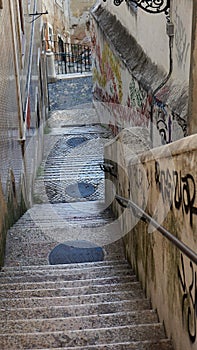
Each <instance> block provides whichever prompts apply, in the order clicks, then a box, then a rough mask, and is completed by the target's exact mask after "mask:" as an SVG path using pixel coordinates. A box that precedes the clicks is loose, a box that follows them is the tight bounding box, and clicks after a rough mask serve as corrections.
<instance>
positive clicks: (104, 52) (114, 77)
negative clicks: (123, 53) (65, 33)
mask: <svg viewBox="0 0 197 350" xmlns="http://www.w3.org/2000/svg"><path fill="white" fill-rule="evenodd" d="M100 36H101V33H98V32H97V28H95V27H94V25H93V29H92V42H93V46H94V56H95V60H94V68H93V81H94V91H93V93H94V97H95V99H96V100H97V101H100V102H103V103H104V104H105V107H106V108H107V109H108V112H109V113H108V115H111V124H112V125H114V130H116V132H115V133H117V132H118V130H121V129H122V128H125V127H134V126H138V127H139V126H140V127H146V128H150V137H151V138H152V143H153V147H156V146H159V145H165V144H169V143H171V142H173V141H175V140H178V139H180V138H182V137H184V136H187V121H186V118H185V117H180V116H179V115H177V113H175V112H174V111H172V110H171V108H170V107H169V106H168V105H167V104H165V103H163V102H162V100H163V96H166V95H169V93H170V92H169V87H167V86H164V87H163V88H162V90H160V92H159V93H158V94H157V98H154V97H153V96H152V95H151V87H150V92H149V91H148V90H147V89H146V88H144V87H143V86H142V84H141V82H140V81H138V80H137V79H136V78H135V77H134V76H132V74H131V73H130V72H129V71H128V70H127V68H126V66H125V65H124V64H123V62H121V59H119V58H118V56H116V55H115V54H114V53H113V51H112V49H111V47H110V46H109V45H108V44H107V43H106V40H105V38H103V37H102V36H101V38H100ZM100 39H102V40H100ZM99 40H100V41H99ZM103 43H104V44H103ZM160 97H161V98H160ZM151 123H152V125H151ZM153 130H154V131H153Z"/></svg>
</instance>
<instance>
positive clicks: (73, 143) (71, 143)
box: [66, 136, 87, 148]
mask: <svg viewBox="0 0 197 350" xmlns="http://www.w3.org/2000/svg"><path fill="white" fill-rule="evenodd" d="M85 141H87V138H86V137H82V136H79V137H78V136H77V137H72V138H71V139H69V140H67V141H66V143H67V145H68V146H70V147H73V148H74V147H77V146H79V145H81V144H82V143H84V142H85Z"/></svg>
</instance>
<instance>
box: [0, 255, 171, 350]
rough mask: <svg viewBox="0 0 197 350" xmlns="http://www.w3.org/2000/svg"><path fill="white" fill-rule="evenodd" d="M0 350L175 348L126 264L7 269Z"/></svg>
mask: <svg viewBox="0 0 197 350" xmlns="http://www.w3.org/2000/svg"><path fill="white" fill-rule="evenodd" d="M0 297H1V301H0V308H1V313H0V349H2V350H3V349H5V350H8V349H13V350H15V349H60V348H61V349H62V348H65V349H81V350H82V349H84V350H85V349H103V350H104V349H115V350H120V349H125V350H126V349H133V350H134V349H135V350H140V349H143V350H145V349H146V350H147V349H151V350H156V349H160V350H170V349H172V345H171V343H170V341H169V340H168V339H167V338H166V336H165V331H164V327H163V325H162V324H161V323H159V321H158V318H157V314H156V312H155V311H154V310H152V309H151V305H150V301H149V300H148V299H146V298H145V297H144V294H143V292H142V289H141V286H140V283H139V282H138V281H137V279H136V276H135V275H134V273H133V271H132V270H131V268H130V266H129V265H128V263H127V262H126V261H125V260H123V259H122V260H118V259H117V260H113V261H110V260H108V261H102V262H95V263H83V264H70V265H68V266H67V265H52V266H49V265H42V266H20V267H4V268H3V270H2V271H1V275H0Z"/></svg>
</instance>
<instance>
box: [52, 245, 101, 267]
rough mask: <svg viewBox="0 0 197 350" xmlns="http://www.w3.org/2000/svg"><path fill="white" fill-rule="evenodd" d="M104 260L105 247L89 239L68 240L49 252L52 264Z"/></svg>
mask: <svg viewBox="0 0 197 350" xmlns="http://www.w3.org/2000/svg"><path fill="white" fill-rule="evenodd" d="M103 260H104V251H103V249H102V248H101V247H99V246H97V245H95V244H93V243H91V242H88V241H68V242H65V243H60V244H58V245H57V246H56V247H55V248H54V249H53V250H52V251H51V252H50V254H49V263H50V265H57V264H73V263H84V262H96V261H103Z"/></svg>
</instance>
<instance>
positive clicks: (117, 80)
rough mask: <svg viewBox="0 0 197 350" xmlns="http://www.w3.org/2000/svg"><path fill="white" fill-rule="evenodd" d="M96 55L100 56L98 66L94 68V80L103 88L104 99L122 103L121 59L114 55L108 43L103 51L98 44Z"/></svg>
mask: <svg viewBox="0 0 197 350" xmlns="http://www.w3.org/2000/svg"><path fill="white" fill-rule="evenodd" d="M96 55H97V57H98V66H95V68H93V81H94V82H97V83H98V84H99V86H100V87H101V88H102V89H103V94H102V101H104V102H109V103H121V102H122V97H123V92H122V79H121V72H120V61H119V60H118V59H117V58H116V57H115V56H114V55H113V53H112V51H111V50H110V48H109V46H108V45H107V44H106V43H105V44H104V48H103V50H102V53H101V48H100V46H99V45H96ZM106 90H107V91H108V92H107V91H106Z"/></svg>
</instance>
